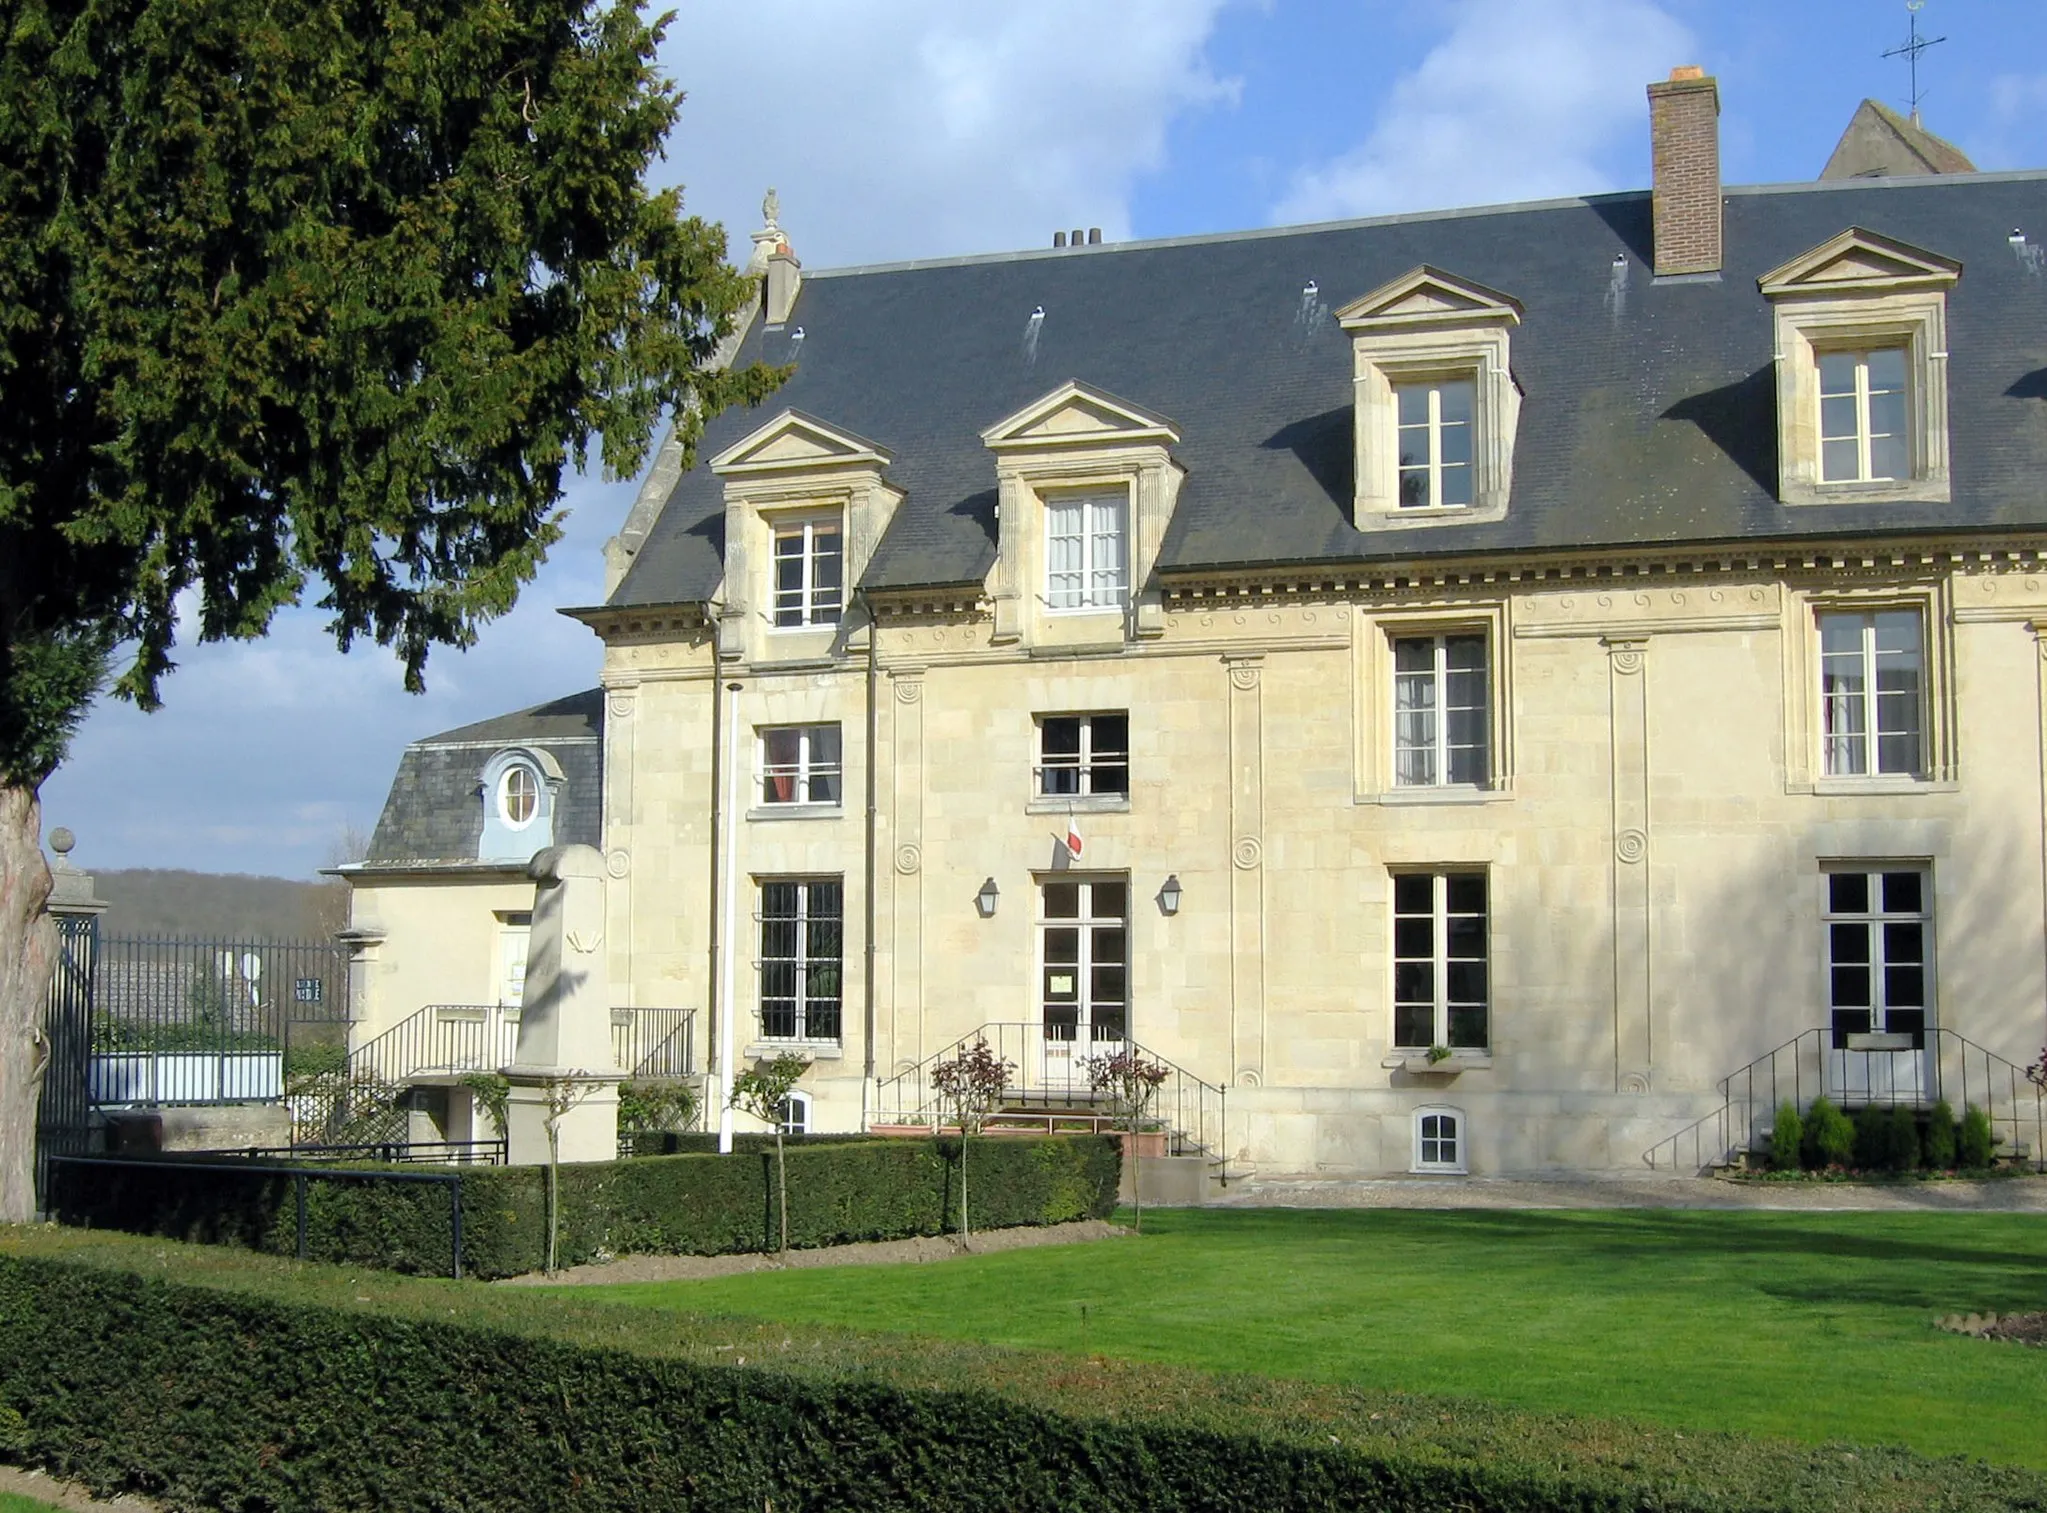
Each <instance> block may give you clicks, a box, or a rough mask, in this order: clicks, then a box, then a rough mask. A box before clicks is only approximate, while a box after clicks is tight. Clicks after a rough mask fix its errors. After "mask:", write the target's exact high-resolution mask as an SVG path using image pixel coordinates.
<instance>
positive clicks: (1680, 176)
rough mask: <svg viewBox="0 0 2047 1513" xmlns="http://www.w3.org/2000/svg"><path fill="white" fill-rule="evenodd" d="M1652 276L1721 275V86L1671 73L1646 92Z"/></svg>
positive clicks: (1699, 76) (1694, 72)
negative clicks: (1653, 245)
mask: <svg viewBox="0 0 2047 1513" xmlns="http://www.w3.org/2000/svg"><path fill="white" fill-rule="evenodd" d="M1649 156H1650V164H1651V178H1652V181H1653V183H1654V185H1655V190H1656V200H1655V214H1656V275H1657V277H1659V278H1661V277H1663V276H1664V275H1666V274H1672V273H1718V272H1719V271H1720V86H1719V85H1718V84H1717V83H1715V82H1714V81H1713V80H1712V79H1709V78H1708V77H1706V74H1705V71H1704V70H1703V69H1698V68H1673V69H1672V70H1671V71H1670V77H1669V78H1668V79H1667V80H1665V81H1663V82H1661V83H1657V84H1651V85H1650V86H1649Z"/></svg>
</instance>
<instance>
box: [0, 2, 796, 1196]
mask: <svg viewBox="0 0 2047 1513" xmlns="http://www.w3.org/2000/svg"><path fill="white" fill-rule="evenodd" d="M658 39H659V23H649V22H648V21H646V20H645V19H643V18H642V17H641V15H640V14H639V13H638V11H637V10H636V9H635V8H634V6H633V5H632V4H631V3H630V0H612V3H611V4H610V5H609V6H608V7H605V8H600V7H599V6H598V5H595V4H590V3H584V0H0V1220H8V1219H20V1218H23V1217H25V1216H26V1215H27V1213H28V1212H29V1209H30V1205H31V1202H32V1198H31V1194H30V1187H29V1182H30V1145H31V1141H32V1132H33V1124H34V1112H35V1099H36V1089H37V1085H38V1080H39V1076H40V1070H41V1068H40V1060H41V1049H40V1046H39V1044H38V1043H37V1036H38V1025H39V1021H40V1016H41V1013H42V1008H43V1000H44V995H45V993H46V991H47V984H48V981H49V976H50V972H51V969H52V952H53V949H54V937H53V932H52V931H51V929H50V928H49V922H48V921H47V919H46V918H45V917H44V916H43V915H42V906H43V904H44V901H45V899H46V896H47V893H48V888H49V874H48V872H47V870H46V868H45V867H44V864H43V860H42V854H41V850H40V844H39V841H40V837H39V830H40V818H39V813H38V807H37V798H36V795H37V791H38V788H39V785H40V784H41V783H42V781H43V780H44V779H45V778H46V777H47V776H48V775H49V774H50V772H51V771H52V770H54V768H55V767H56V765H57V764H58V762H59V761H60V760H61V758H62V756H63V752H64V747H65V743H66V740H67V739H68V737H69V736H70V734H71V732H72V731H73V730H74V729H75V728H76V726H77V723H78V721H79V719H80V718H81V716H82V715H83V713H84V711H85V708H86V706H87V704H88V703H89V701H90V699H91V698H92V696H93V694H94V693H95V691H96V690H97V689H98V688H99V687H100V686H101V685H102V684H103V682H105V681H106V680H108V679H111V680H112V686H113V689H114V691H115V692H116V693H117V694H119V695H120V696H122V697H126V698H130V699H133V700H135V701H136V702H137V703H139V704H141V705H142V706H143V707H145V708H149V707H154V705H155V704H156V701H157V698H158V691H159V685H160V683H161V681H162V679H163V677H164V675H165V673H166V672H168V671H169V669H170V667H171V665H172V663H171V655H170V654H171V651H172V648H173V645H174V641H175V634H176V632H177V631H178V629H179V624H178V614H179V611H180V608H181V607H183V608H184V610H185V612H186V613H187V614H188V615H189V616H190V619H189V620H188V622H187V624H186V626H185V631H186V633H187V634H188V635H193V634H196V635H197V636H198V637H199V638H200V639H202V640H222V639H229V638H253V637H257V636H260V635H262V634H263V633H264V631H265V629H266V628H267V627H268V625H269V624H270V621H271V617H272V616H273V615H275V614H276V612H277V611H278V610H279V609H280V608H282V607H284V606H286V605H290V604H294V603H298V602H300V601H301V599H302V598H311V599H313V600H315V601H316V602H317V603H318V605H319V606H320V608H322V609H323V610H325V611H326V612H327V613H328V614H329V617H330V625H331V628H332V630H333V633H334V636H335V638H336V640H337V642H338V643H339V645H340V646H341V647H342V649H344V650H345V649H347V648H348V646H349V645H350V644H351V643H352V642H353V641H355V640H356V639H358V638H367V639H370V640H373V641H375V642H377V643H379V644H380V645H384V646H388V647H391V648H392V649H393V650H395V652H396V653H397V655H398V657H399V658H400V659H401V660H402V662H403V664H404V670H405V679H406V683H407V686H408V687H411V688H415V689H416V688H418V687H419V686H420V683H421V673H422V668H423V666H424V664H425V661H426V657H427V652H428V650H429V648H430V647H433V646H435V645H446V646H456V647H460V646H466V645H468V644H470V643H471V642H472V641H473V639H474V638H475V635H476V631H477V627H478V626H479V625H481V624H482V623H483V622H485V621H487V620H489V619H490V618H492V617H494V616H496V615H499V614H502V613H504V612H505V611H506V610H507V609H509V608H510V607H511V606H512V603H513V601H514V599H515V598H516V596H517V594H518V591H519V588H520V586H521V585H522V584H524V583H525V582H527V581H528V580H530V579H531V577H532V575H533V572H534V570H535V569H536V567H537V566H538V565H539V563H540V561H541V559H542V557H543V555H544V554H545V552H546V550H547V548H548V547H549V546H550V545H551V544H552V543H553V542H554V541H555V540H556V538H557V537H558V535H559V533H560V527H559V514H558V503H559V500H560V498H561V495H562V479H563V475H564V470H565V469H566V468H570V467H573V466H574V465H576V464H577V463H578V462H580V461H581V459H582V458H583V457H584V455H585V453H586V448H589V447H590V446H591V445H592V444H593V443H595V442H596V441H598V440H599V439H600V438H601V443H602V457H603V461H604V464H605V466H606V467H607V469H609V470H610V471H612V472H614V473H630V472H632V471H633V470H635V469H636V468H637V467H638V466H639V464H640V463H641V461H642V459H643V457H644V456H645V453H646V449H647V445H648V442H649V440H650V438H651V436H652V433H653V428H654V426H655V425H656V424H657V422H658V421H659V420H660V419H661V417H662V415H663V414H664V412H672V413H674V414H675V415H676V416H677V417H678V418H679V423H680V424H681V426H682V428H683V431H684V436H685V440H690V439H693V438H694V434H695V430H696V427H697V426H698V425H699V424H700V423H701V420H702V418H703V417H704V416H706V415H708V414H710V413H713V412H715V411H716V410H717V409H719V408H721V407H722V406H724V405H727V404H730V403H732V402H735V401H739V400H745V401H749V402H751V401H754V400H757V399H758V398H760V397H761V396H762V395H763V394H765V393H766V392H767V391H768V390H769V389H770V388H772V387H773V384H774V382H775V378H776V375H774V374H773V373H770V372H766V371H762V370H758V369H754V370H748V371H744V372H712V371H709V370H708V369H707V368H706V367H705V359H707V358H708V357H709V356H710V354H711V353H712V351H713V350H714V349H715V347H716V346H717V344H718V342H719V341H720V340H721V339H722V338H723V336H724V335H725V334H726V333H727V332H728V331H729V329H730V327H731V323H732V321H733V318H734V316H735V313H736V312H738V311H739V310H740V309H741V308H742V307H743V305H744V302H745V301H746V299H747V298H749V291H750V286H749V284H748V282H747V280H745V279H744V278H743V277H742V276H741V275H739V274H738V273H736V272H735V271H733V270H732V269H731V268H729V267H728V266H727V265H726V264H725V261H724V237H723V234H722V232H720V231H719V230H718V228H717V227H715V226H709V225H706V224H704V223H702V222H700V221H697V220H694V219H690V218H686V217H685V216H684V215H683V213H682V208H681V202H680V199H679V197H678V196H677V195H676V194H675V193H673V192H668V193H652V192H650V191H649V190H648V189H647V188H646V187H645V174H646V171H647V169H648V167H649V165H650V164H651V163H652V162H653V160H654V159H655V158H656V156H657V155H658V154H659V152H660V150H661V145H662V142H663V140H664V138H665V136H666V135H667V133H668V131H669V128H670V127H671V126H672V125H673V123H674V122H675V119H676V114H677V106H678V103H679V96H678V95H677V94H676V92H675V91H674V90H673V89H672V88H671V87H670V86H669V85H668V84H667V83H666V82H665V81H663V80H662V79H661V78H660V77H659V75H658V74H657V73H656V71H655V68H654V50H655V46H656V43H657V41H658ZM222 760H224V761H231V760H233V757H232V754H231V753H230V752H228V751H226V750H224V751H223V753H222Z"/></svg>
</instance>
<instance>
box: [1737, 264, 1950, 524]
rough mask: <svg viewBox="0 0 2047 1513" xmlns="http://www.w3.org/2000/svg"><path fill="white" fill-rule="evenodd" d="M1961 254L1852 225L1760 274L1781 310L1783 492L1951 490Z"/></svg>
mask: <svg viewBox="0 0 2047 1513" xmlns="http://www.w3.org/2000/svg"><path fill="white" fill-rule="evenodd" d="M1961 271H1962V265H1961V264H1960V263H1958V262H1956V261H1955V260H1954V259H1952V258H1947V257H1942V256H1941V255H1940V254H1939V253H1937V252H1928V251H1925V250H1924V249H1922V248H1918V247H1913V246H1909V245H1907V244H1906V243H1904V242H1900V241H1895V240H1893V239H1892V238H1890V237H1887V236H1880V235H1878V234H1877V233H1876V232H1874V231H1864V230H1862V229H1861V228H1860V227H1854V226H1851V227H1849V228H1848V230H1846V231H1844V232H1842V233H1841V234H1840V235H1839V236H1837V237H1834V238H1833V239H1832V240H1831V241H1828V242H1825V243H1823V244H1822V245H1820V246H1818V247H1815V248H1813V250H1812V251H1810V252H1807V253H1804V254H1802V255H1801V256H1799V257H1795V258H1793V259H1792V260H1791V261H1790V262H1788V263H1786V264H1784V265H1783V266H1782V267H1780V268H1776V269H1773V270H1772V271H1771V272H1769V273H1766V274H1764V275H1763V276H1762V278H1761V279H1759V280H1757V283H1758V286H1759V287H1760V288H1761V289H1762V291H1763V294H1764V295H1765V296H1766V297H1767V298H1768V299H1769V301H1770V303H1771V306H1772V307H1773V309H1774V310H1775V313H1776V327H1777V332H1776V335H1777V467H1778V473H1777V497H1778V498H1779V499H1781V500H1782V501H1783V502H1784V503H1785V504H1883V503H1888V502H1890V501H1893V500H1897V501H1911V502H1915V503H1921V502H1931V503H1941V502H1944V501H1946V500H1947V499H1948V497H1949V492H1950V491H1949V485H1948V428H1947V355H1948V354H1947V291H1948V290H1949V289H1950V288H1952V287H1953V286H1954V282H1955V280H1956V279H1957V278H1959V277H1960V276H1961Z"/></svg>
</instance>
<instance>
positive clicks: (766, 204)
mask: <svg viewBox="0 0 2047 1513" xmlns="http://www.w3.org/2000/svg"><path fill="white" fill-rule="evenodd" d="M781 215H782V197H781V195H779V194H777V193H776V192H775V191H774V190H772V189H770V190H769V191H768V192H767V194H766V195H764V196H763V197H762V198H761V229H760V230H758V231H756V232H755V233H754V234H753V256H752V257H751V258H749V259H748V260H747V264H746V271H747V272H748V273H751V274H754V275H759V274H763V273H766V272H767V271H768V259H769V258H771V257H773V256H774V255H775V254H776V253H777V252H787V251H788V250H789V239H788V237H786V236H784V235H783V234H782V223H781Z"/></svg>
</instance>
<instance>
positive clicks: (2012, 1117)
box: [1642, 1027, 2047, 1171]
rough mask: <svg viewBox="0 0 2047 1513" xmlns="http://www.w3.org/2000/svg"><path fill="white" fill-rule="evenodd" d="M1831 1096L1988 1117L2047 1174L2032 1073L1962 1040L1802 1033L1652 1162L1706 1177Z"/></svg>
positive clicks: (1725, 1088)
mask: <svg viewBox="0 0 2047 1513" xmlns="http://www.w3.org/2000/svg"><path fill="white" fill-rule="evenodd" d="M1822 1095H1824V1096H1826V1097H1828V1098H1831V1099H1832V1100H1833V1101H1834V1102H1835V1103H1837V1104H1839V1105H1840V1106H1841V1107H1842V1108H1843V1109H1846V1110H1850V1111H1852V1110H1855V1109H1858V1108H1863V1107H1866V1106H1870V1105H1874V1106H1876V1107H1879V1108H1886V1109H1889V1108H1907V1109H1913V1110H1915V1111H1916V1110H1925V1109H1930V1108H1932V1107H1933V1106H1934V1105H1935V1104H1937V1103H1941V1102H1945V1103H1946V1104H1947V1105H1948V1106H1949V1107H1950V1108H1951V1109H1952V1110H1953V1111H1954V1112H1955V1113H1956V1114H1957V1115H1959V1114H1961V1113H1963V1112H1964V1111H1965V1110H1967V1109H1968V1108H1970V1107H1972V1106H1973V1107H1975V1108H1980V1109H1981V1110H1982V1111H1983V1113H1984V1115H1985V1116H1986V1117H1987V1118H1988V1119H1989V1120H1990V1127H1991V1130H1992V1132H1993V1134H1994V1135H1995V1136H1996V1138H1997V1140H1998V1142H1999V1143H2000V1144H2001V1145H2003V1146H2005V1147H2006V1148H2008V1149H2010V1150H2012V1151H2025V1152H2027V1153H2029V1154H2030V1155H2031V1156H2032V1158H2033V1159H2034V1161H2035V1162H2036V1163H2040V1164H2042V1165H2043V1166H2047V1149H2043V1136H2047V1100H2043V1099H2042V1096H2041V1092H2040V1090H2039V1089H2038V1088H2037V1087H2035V1086H2034V1085H2033V1084H2032V1083H2031V1082H2030V1081H2029V1080H2028V1079H2027V1077H2026V1074H2025V1071H2024V1070H2023V1069H2022V1068H2020V1067H2019V1066H2018V1065H2017V1064H2015V1063H2014V1062H2011V1061H2008V1060H2006V1059H2005V1058H2004V1057H2002V1056H2000V1055H1998V1054H1997V1053H1996V1052H1995V1051H1991V1050H1988V1049H1986V1048H1985V1047H1983V1046H1980V1045H1978V1044H1976V1043H1975V1042H1974V1041H1972V1040H1970V1039H1969V1038H1968V1037H1967V1036H1965V1035H1963V1034H1961V1033H1960V1032H1958V1031H1955V1030H1950V1029H1943V1028H1939V1027H1932V1028H1926V1029H1919V1030H1914V1031H1911V1032H1909V1033H1904V1034H1898V1035H1882V1034H1848V1033H1841V1032H1838V1031H1836V1030H1834V1029H1831V1028H1829V1029H1812V1030H1802V1031H1800V1032H1799V1033H1798V1034H1797V1035H1794V1036H1793V1037H1792V1038H1791V1039H1789V1040H1787V1041H1785V1042H1784V1043H1783V1044H1782V1045H1780V1046H1777V1047H1775V1048H1773V1049H1771V1050H1768V1051H1765V1052H1764V1053H1763V1054H1762V1055H1760V1056H1758V1057H1756V1059H1755V1060H1753V1061H1751V1062H1750V1063H1749V1064H1748V1065H1747V1066H1745V1067H1742V1068H1741V1069H1740V1070H1738V1071H1736V1072H1734V1073H1733V1074H1732V1075H1730V1076H1728V1077H1727V1078H1725V1079H1723V1080H1722V1082H1721V1084H1720V1097H1721V1104H1720V1107H1719V1108H1717V1109H1715V1110H1713V1112H1711V1113H1709V1114H1707V1115H1706V1116H1705V1117H1704V1118H1702V1119H1698V1120H1695V1121H1694V1122H1693V1123H1691V1124H1689V1125H1687V1126H1686V1127H1685V1128H1683V1129H1681V1130H1679V1131H1678V1132H1677V1133H1676V1134H1674V1135H1670V1136H1668V1137H1666V1138H1665V1139H1663V1140H1660V1141H1658V1142H1657V1143H1656V1144H1655V1145H1653V1146H1651V1147H1650V1148H1649V1149H1648V1150H1647V1151H1644V1152H1643V1155H1642V1159H1643V1160H1644V1161H1645V1162H1646V1163H1647V1164H1648V1165H1649V1166H1650V1167H1651V1168H1652V1169H1654V1170H1671V1171H1676V1170H1691V1171H1699V1170H1703V1169H1704V1168H1706V1167H1708V1166H1716V1165H1721V1164H1724V1163H1726V1162H1728V1161H1730V1160H1732V1159H1733V1158H1734V1157H1735V1156H1737V1155H1739V1154H1740V1153H1741V1152H1744V1151H1754V1150H1760V1149H1762V1148H1763V1147H1764V1146H1765V1145H1766V1144H1767V1142H1768V1138H1769V1134H1770V1130H1771V1126H1772V1125H1773V1124H1774V1122H1775V1120H1776V1116H1777V1109H1778V1107H1779V1106H1780V1105H1781V1104H1784V1103H1790V1104H1791V1105H1792V1106H1793V1107H1795V1108H1796V1109H1797V1110H1798V1111H1799V1112H1800V1113H1801V1114H1802V1113H1804V1112H1805V1111H1806V1110H1807V1109H1809V1108H1810V1107H1811V1106H1812V1103H1813V1100H1814V1099H1816V1098H1819V1097H1821V1096H1822Z"/></svg>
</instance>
